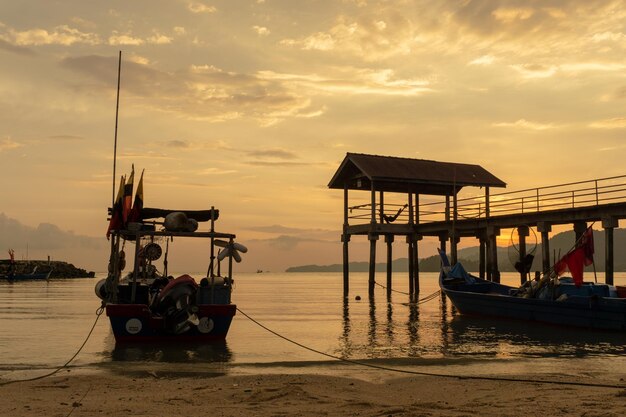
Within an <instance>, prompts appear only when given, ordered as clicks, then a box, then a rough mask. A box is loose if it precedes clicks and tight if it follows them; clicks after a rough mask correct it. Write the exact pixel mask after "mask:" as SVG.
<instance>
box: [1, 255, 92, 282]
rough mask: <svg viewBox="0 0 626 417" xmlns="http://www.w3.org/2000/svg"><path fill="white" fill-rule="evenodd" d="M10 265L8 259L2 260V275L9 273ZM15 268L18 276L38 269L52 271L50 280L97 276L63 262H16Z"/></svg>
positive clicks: (39, 270)
mask: <svg viewBox="0 0 626 417" xmlns="http://www.w3.org/2000/svg"><path fill="white" fill-rule="evenodd" d="M9 264H10V261H9V260H8V259H3V260H0V275H7V274H8V273H9ZM15 266H16V270H15V273H17V274H29V273H31V272H33V270H35V268H37V269H36V270H37V271H38V272H47V271H50V270H52V273H51V274H50V278H93V277H95V276H96V273H95V272H93V271H87V270H85V269H83V268H78V267H76V266H74V265H73V264H70V263H67V262H63V261H47V260H45V261H39V260H35V261H15Z"/></svg>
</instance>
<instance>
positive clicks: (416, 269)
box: [412, 235, 422, 294]
mask: <svg viewBox="0 0 626 417" xmlns="http://www.w3.org/2000/svg"><path fill="white" fill-rule="evenodd" d="M420 240H422V237H421V236H420V235H413V276H412V279H413V293H414V294H419V292H420V265H419V258H418V257H417V256H418V253H419V251H418V248H417V244H418V242H419V241H420Z"/></svg>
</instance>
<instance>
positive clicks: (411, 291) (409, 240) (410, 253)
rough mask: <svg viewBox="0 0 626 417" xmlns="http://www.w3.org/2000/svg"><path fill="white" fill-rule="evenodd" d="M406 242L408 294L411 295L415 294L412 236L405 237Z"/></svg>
mask: <svg viewBox="0 0 626 417" xmlns="http://www.w3.org/2000/svg"><path fill="white" fill-rule="evenodd" d="M406 243H407V247H408V257H409V296H410V297H413V294H415V287H414V286H413V284H414V283H413V274H414V273H415V258H413V245H414V243H413V238H412V237H411V235H408V236H407V237H406Z"/></svg>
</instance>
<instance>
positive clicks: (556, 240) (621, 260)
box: [285, 229, 626, 272]
mask: <svg viewBox="0 0 626 417" xmlns="http://www.w3.org/2000/svg"><path fill="white" fill-rule="evenodd" d="M593 239H594V244H595V257H594V260H595V267H596V271H598V272H604V250H605V249H604V246H605V244H604V232H603V231H598V230H594V232H593ZM613 239H614V251H615V255H614V263H615V265H614V267H615V271H626V257H625V256H618V255H619V254H620V253H624V252H625V251H626V229H615V232H614V234H613ZM536 240H537V241H536V242H535V236H534V235H533V234H532V233H531V234H530V236H529V237H527V238H526V248H527V250H526V251H527V253H531V251H533V253H534V255H535V259H534V261H533V265H532V269H531V271H538V270H540V269H541V246H542V245H541V236H540V235H539V234H537V238H536ZM573 244H574V232H573V231H570V232H563V233H559V234H557V235H554V236H553V237H552V238H550V257H551V260H552V262H554V254H556V255H557V256H558V255H559V254H561V255H563V254H565V253H566V252H567V251H569V250H570V248H571V247H572V245H573ZM515 247H517V242H516V245H515ZM515 247H513V246H507V247H498V267H499V269H500V271H502V272H513V271H515V268H514V267H513V264H514V260H515V259H516V258H517V256H518V252H517V250H516V248H515ZM478 252H479V248H478V246H474V247H470V248H465V249H460V250H459V252H458V257H459V261H460V262H461V263H462V264H463V266H464V267H465V269H466V270H468V271H474V272H477V271H478V266H479V264H478ZM587 268H588V269H589V270H592V269H593V267H592V266H589V267H587ZM392 269H393V271H395V272H407V271H408V270H409V262H408V259H407V258H398V259H395V260H394V261H393V263H392ZM419 269H420V271H424V272H438V271H439V256H437V255H434V256H429V257H427V258H423V259H420V260H419ZM368 270H369V263H368V262H350V271H352V272H367V271H368ZM386 270H387V264H386V263H384V262H383V263H377V264H376V271H377V272H383V271H386ZM341 271H343V265H342V264H332V265H302V266H292V267H290V268H287V270H286V271H285V272H341Z"/></svg>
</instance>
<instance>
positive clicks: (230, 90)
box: [62, 55, 311, 125]
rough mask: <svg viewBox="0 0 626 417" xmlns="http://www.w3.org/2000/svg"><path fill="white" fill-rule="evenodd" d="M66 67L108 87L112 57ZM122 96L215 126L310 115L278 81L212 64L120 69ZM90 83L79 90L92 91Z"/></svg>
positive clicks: (72, 61)
mask: <svg viewBox="0 0 626 417" xmlns="http://www.w3.org/2000/svg"><path fill="white" fill-rule="evenodd" d="M62 65H63V66H65V67H66V68H68V69H70V70H72V71H76V72H79V73H81V74H84V75H85V76H87V77H90V78H92V79H95V80H96V81H98V82H99V83H100V86H101V88H103V89H105V88H110V87H111V79H112V77H113V78H114V77H115V74H116V68H117V59H116V58H115V57H102V56H96V55H91V56H81V57H71V58H66V59H64V60H63V61H62ZM123 78H124V85H125V91H127V94H128V93H130V94H132V95H133V96H134V98H135V102H136V103H138V104H139V105H141V106H144V107H147V108H151V109H155V110H159V111H164V112H172V113H176V114H179V115H180V116H183V117H186V118H189V119H195V120H207V121H211V122H219V121H224V120H231V119H240V118H251V119H255V120H257V121H259V123H260V124H261V125H269V124H272V123H276V122H278V121H281V120H284V119H285V118H290V117H297V116H298V115H300V114H301V113H302V114H303V115H305V116H310V112H311V108H310V99H309V98H307V97H304V96H302V95H301V93H300V92H298V91H295V90H293V89H291V88H290V86H288V85H285V84H284V83H282V82H280V81H279V80H269V79H265V78H263V77H261V76H259V75H256V74H244V73H234V72H228V71H223V70H221V69H219V68H216V67H214V66H210V65H201V66H190V67H188V68H184V69H181V70H179V71H177V72H165V71H161V70H158V69H156V68H154V67H152V66H149V65H142V64H138V63H135V62H126V63H125V64H124V70H123ZM93 87H94V86H93V83H89V84H85V85H84V87H83V88H85V89H89V90H92V89H93Z"/></svg>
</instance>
